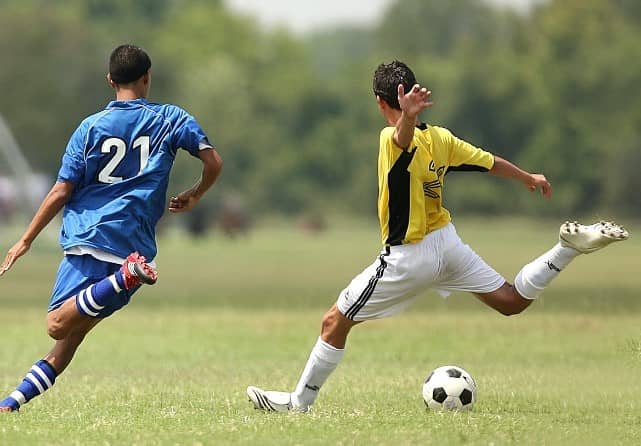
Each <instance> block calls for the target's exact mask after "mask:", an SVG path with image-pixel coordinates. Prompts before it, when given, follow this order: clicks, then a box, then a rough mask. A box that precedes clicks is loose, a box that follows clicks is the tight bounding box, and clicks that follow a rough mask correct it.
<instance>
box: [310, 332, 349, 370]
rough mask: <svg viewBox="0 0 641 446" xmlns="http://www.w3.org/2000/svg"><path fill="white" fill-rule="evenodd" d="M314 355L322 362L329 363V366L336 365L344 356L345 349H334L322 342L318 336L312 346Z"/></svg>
mask: <svg viewBox="0 0 641 446" xmlns="http://www.w3.org/2000/svg"><path fill="white" fill-rule="evenodd" d="M314 354H315V355H316V357H317V358H318V359H320V360H322V361H325V362H329V363H330V364H338V363H339V362H340V361H341V359H342V358H343V355H344V354H345V349H344V348H336V347H334V346H333V345H331V344H328V343H327V342H325V341H323V340H322V339H321V338H320V336H319V338H318V340H317V341H316V345H315V346H314Z"/></svg>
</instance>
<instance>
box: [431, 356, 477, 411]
mask: <svg viewBox="0 0 641 446" xmlns="http://www.w3.org/2000/svg"><path fill="white" fill-rule="evenodd" d="M423 401H425V405H426V406H427V407H428V408H430V409H433V410H470V409H472V407H473V406H474V403H475V402H476V382H474V379H473V378H472V375H470V374H469V373H468V372H466V371H465V370H464V369H462V368H461V367H458V366H455V365H444V366H441V367H438V368H436V369H434V370H433V371H432V372H431V373H430V374H429V376H428V377H427V379H426V380H425V382H424V383H423Z"/></svg>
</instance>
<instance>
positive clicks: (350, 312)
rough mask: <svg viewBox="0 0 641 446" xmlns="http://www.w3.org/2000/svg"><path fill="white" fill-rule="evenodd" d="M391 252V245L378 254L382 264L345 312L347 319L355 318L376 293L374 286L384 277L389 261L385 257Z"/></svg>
mask: <svg viewBox="0 0 641 446" xmlns="http://www.w3.org/2000/svg"><path fill="white" fill-rule="evenodd" d="M389 253H390V251H389V247H387V250H386V252H385V254H381V255H380V256H378V259H379V260H380V262H381V264H380V265H378V268H376V273H375V274H374V275H373V276H372V277H371V278H370V279H369V282H368V283H367V286H366V287H365V289H364V290H363V292H362V293H361V295H360V296H358V299H357V300H356V302H354V303H353V304H352V306H351V307H349V308H348V309H347V311H346V312H345V317H346V318H347V319H351V320H354V317H355V316H356V313H358V312H359V311H360V310H361V308H363V307H364V306H365V304H366V303H367V301H368V300H369V298H370V297H372V294H373V293H374V288H376V284H377V283H378V279H380V278H381V277H383V273H384V272H385V268H387V262H386V261H385V257H386V256H388V255H389Z"/></svg>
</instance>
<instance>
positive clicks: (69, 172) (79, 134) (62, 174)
mask: <svg viewBox="0 0 641 446" xmlns="http://www.w3.org/2000/svg"><path fill="white" fill-rule="evenodd" d="M86 139H87V126H86V125H84V124H81V125H80V126H79V127H78V128H77V129H76V131H75V132H73V135H71V138H70V139H69V143H68V144H67V148H66V149H65V153H64V155H62V165H61V166H60V170H59V171H58V181H67V182H70V183H73V184H75V185H78V184H79V183H80V182H82V180H83V179H84V176H85V168H86V162H85V141H86Z"/></svg>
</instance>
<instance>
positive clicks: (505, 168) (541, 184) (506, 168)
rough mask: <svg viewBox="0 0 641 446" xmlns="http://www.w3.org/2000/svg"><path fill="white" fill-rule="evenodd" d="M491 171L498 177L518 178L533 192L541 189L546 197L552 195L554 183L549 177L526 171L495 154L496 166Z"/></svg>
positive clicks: (517, 179)
mask: <svg viewBox="0 0 641 446" xmlns="http://www.w3.org/2000/svg"><path fill="white" fill-rule="evenodd" d="M489 172H490V174H492V175H496V176H497V177H503V178H511V179H513V180H516V181H518V182H519V183H521V184H523V185H524V186H525V187H527V188H528V189H529V190H530V191H531V192H534V191H535V190H537V189H541V194H543V196H544V197H545V198H550V197H551V196H552V185H551V184H550V182H549V181H548V180H547V178H545V175H543V174H540V173H529V172H526V171H524V170H523V169H521V168H519V167H517V166H515V165H514V164H512V163H511V162H509V161H508V160H506V159H503V158H501V157H500V156H497V155H494V166H492V168H491V169H490V171H489Z"/></svg>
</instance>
